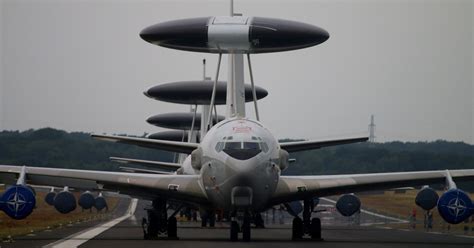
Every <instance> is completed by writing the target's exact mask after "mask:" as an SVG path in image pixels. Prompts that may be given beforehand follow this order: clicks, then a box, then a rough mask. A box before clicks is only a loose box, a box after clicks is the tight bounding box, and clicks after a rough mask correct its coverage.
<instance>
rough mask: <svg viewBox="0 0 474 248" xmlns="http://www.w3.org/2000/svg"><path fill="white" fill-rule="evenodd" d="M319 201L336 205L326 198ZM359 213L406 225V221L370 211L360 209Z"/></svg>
mask: <svg viewBox="0 0 474 248" xmlns="http://www.w3.org/2000/svg"><path fill="white" fill-rule="evenodd" d="M321 199H322V200H325V201H328V202H331V203H334V204H335V203H336V201H334V200H331V199H329V198H326V197H321ZM360 211H361V212H362V213H364V214H368V215H372V216H375V217H379V218H384V219H387V220H392V221H396V222H399V223H408V221H407V220H403V219H399V218H395V217H390V216H386V215H383V214H377V213H374V212H370V211H367V210H364V209H361V210H360Z"/></svg>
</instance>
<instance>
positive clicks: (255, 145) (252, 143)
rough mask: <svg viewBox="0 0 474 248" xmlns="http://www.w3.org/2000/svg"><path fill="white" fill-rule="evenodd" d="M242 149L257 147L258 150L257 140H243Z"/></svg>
mask: <svg viewBox="0 0 474 248" xmlns="http://www.w3.org/2000/svg"><path fill="white" fill-rule="evenodd" d="M244 149H257V150H260V146H259V145H258V143H257V142H244Z"/></svg>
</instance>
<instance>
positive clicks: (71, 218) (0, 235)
mask: <svg viewBox="0 0 474 248" xmlns="http://www.w3.org/2000/svg"><path fill="white" fill-rule="evenodd" d="M0 193H1V192H0ZM45 194H46V193H45V192H37V195H36V209H34V210H33V213H32V214H31V215H30V216H28V217H27V218H25V219H23V220H14V219H11V218H10V217H8V216H7V215H6V214H5V213H4V212H1V211H0V239H7V238H8V237H9V236H10V237H15V236H21V235H25V234H29V233H34V232H38V231H41V230H45V229H54V228H60V227H62V226H65V225H68V224H71V223H75V222H79V221H80V222H83V221H91V220H96V219H105V218H108V216H109V215H110V213H111V212H113V210H114V208H115V207H116V205H117V203H118V199H117V198H107V204H108V205H109V211H108V212H104V211H102V213H98V212H97V211H95V210H93V211H92V213H91V212H89V210H86V211H84V212H83V211H82V209H81V207H79V206H77V208H76V210H74V211H72V212H71V213H68V214H61V213H59V212H57V211H56V209H55V208H54V207H53V206H49V205H48V204H47V203H46V202H45V201H44V196H45ZM74 194H75V196H76V199H79V195H80V193H79V192H74Z"/></svg>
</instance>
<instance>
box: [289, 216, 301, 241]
mask: <svg viewBox="0 0 474 248" xmlns="http://www.w3.org/2000/svg"><path fill="white" fill-rule="evenodd" d="M291 231H292V235H291V239H292V240H300V239H302V238H303V232H304V230H303V220H301V218H300V217H295V218H294V219H293V226H292V229H291Z"/></svg>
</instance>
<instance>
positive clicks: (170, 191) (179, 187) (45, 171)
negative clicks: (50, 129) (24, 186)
mask: <svg viewBox="0 0 474 248" xmlns="http://www.w3.org/2000/svg"><path fill="white" fill-rule="evenodd" d="M21 169H22V166H11V165H0V183H5V184H15V182H16V178H17V177H18V175H19V174H20V173H21ZM26 183H28V184H32V185H45V186H55V187H64V186H69V187H71V188H75V189H81V190H104V191H115V192H119V193H121V194H126V195H130V196H135V197H140V198H143V199H149V200H152V199H154V198H156V197H157V196H165V197H168V198H170V199H175V200H179V201H184V202H190V203H198V204H202V205H207V204H209V201H208V199H207V195H206V193H205V191H204V190H203V187H202V185H201V184H200V183H199V175H158V174H144V173H127V172H110V171H91V170H72V169H59V168H43V167H26Z"/></svg>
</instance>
